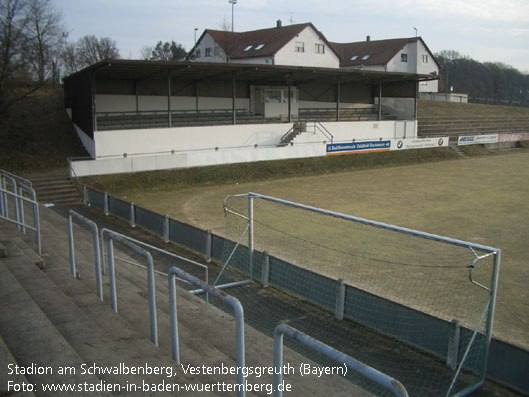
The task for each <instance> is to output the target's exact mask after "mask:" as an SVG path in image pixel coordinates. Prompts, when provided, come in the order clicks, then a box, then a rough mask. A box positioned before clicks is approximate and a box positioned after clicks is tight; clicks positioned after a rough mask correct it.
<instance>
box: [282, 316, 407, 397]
mask: <svg viewBox="0 0 529 397" xmlns="http://www.w3.org/2000/svg"><path fill="white" fill-rule="evenodd" d="M283 335H287V336H289V337H291V338H293V339H295V340H297V341H298V342H301V343H303V344H304V345H305V346H307V347H309V348H311V349H312V350H315V351H317V352H319V353H321V354H323V355H325V356H327V357H329V358H331V359H333V360H335V361H337V362H339V363H343V364H344V365H346V366H347V367H348V368H350V369H352V370H353V371H355V372H357V373H359V374H360V375H363V376H365V377H366V378H368V379H370V380H372V381H373V382H375V383H376V384H378V385H379V386H381V387H383V388H385V389H387V390H389V391H391V392H392V393H393V394H394V395H395V396H402V397H407V396H408V392H407V391H406V388H405V387H404V386H403V385H402V383H400V382H399V381H398V380H396V379H394V378H392V377H391V376H388V375H386V374H384V373H382V372H380V371H377V370H376V369H374V368H372V367H370V366H368V365H366V364H364V363H361V362H360V361H357V360H355V359H354V358H352V357H350V356H348V355H346V354H344V353H342V352H340V351H338V350H336V349H334V348H332V347H330V346H329V345H326V344H325V343H323V342H320V341H319V340H316V339H314V338H312V337H310V336H308V335H307V334H304V333H303V332H301V331H298V330H297V329H295V328H293V327H291V326H289V325H286V324H279V325H278V326H277V327H276V328H275V330H274V368H275V369H274V396H275V397H281V396H282V395H283V392H282V390H280V388H279V385H280V384H281V382H282V380H283V374H282V367H283Z"/></svg>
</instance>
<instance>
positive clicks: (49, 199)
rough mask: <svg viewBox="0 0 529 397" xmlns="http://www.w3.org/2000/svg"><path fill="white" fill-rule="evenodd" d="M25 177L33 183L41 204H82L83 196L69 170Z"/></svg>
mask: <svg viewBox="0 0 529 397" xmlns="http://www.w3.org/2000/svg"><path fill="white" fill-rule="evenodd" d="M24 177H25V178H27V179H29V180H30V181H31V183H32V186H33V188H34V189H35V191H36V193H37V201H38V202H39V203H43V204H46V203H53V204H55V205H75V204H80V203H81V202H82V198H81V195H80V193H79V191H78V190H77V188H76V187H75V185H74V183H73V181H72V179H71V178H70V176H69V175H68V171H67V170H56V171H49V172H45V173H32V174H26V175H24Z"/></svg>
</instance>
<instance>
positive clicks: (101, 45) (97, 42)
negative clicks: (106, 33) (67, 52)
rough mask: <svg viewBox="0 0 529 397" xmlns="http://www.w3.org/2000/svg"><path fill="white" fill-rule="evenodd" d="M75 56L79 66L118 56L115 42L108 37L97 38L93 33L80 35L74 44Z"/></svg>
mask: <svg viewBox="0 0 529 397" xmlns="http://www.w3.org/2000/svg"><path fill="white" fill-rule="evenodd" d="M75 56H76V59H77V64H78V66H79V67H86V66H90V65H93V64H94V63H97V62H101V61H104V60H109V59H118V58H120V55H119V50H118V47H117V44H116V42H115V41H114V40H112V39H110V38H108V37H101V38H99V39H98V38H97V37H96V36H94V35H87V36H84V37H81V38H80V39H79V41H78V42H77V44H76V49H75Z"/></svg>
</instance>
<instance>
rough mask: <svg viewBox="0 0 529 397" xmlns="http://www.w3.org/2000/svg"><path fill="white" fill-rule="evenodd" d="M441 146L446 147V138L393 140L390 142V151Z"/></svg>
mask: <svg viewBox="0 0 529 397" xmlns="http://www.w3.org/2000/svg"><path fill="white" fill-rule="evenodd" d="M443 146H448V137H447V136H443V137H437V138H413V139H394V140H392V142H391V150H404V149H425V148H432V147H443Z"/></svg>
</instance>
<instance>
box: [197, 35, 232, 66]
mask: <svg viewBox="0 0 529 397" xmlns="http://www.w3.org/2000/svg"><path fill="white" fill-rule="evenodd" d="M194 56H195V60H196V61H198V62H218V63H222V62H227V61H226V53H225V52H224V50H223V49H222V47H221V46H220V45H219V44H218V43H217V42H216V41H215V40H213V37H211V35H210V34H209V33H206V34H204V36H203V37H202V39H201V40H200V42H198V43H197V47H196V49H195V54H194Z"/></svg>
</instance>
